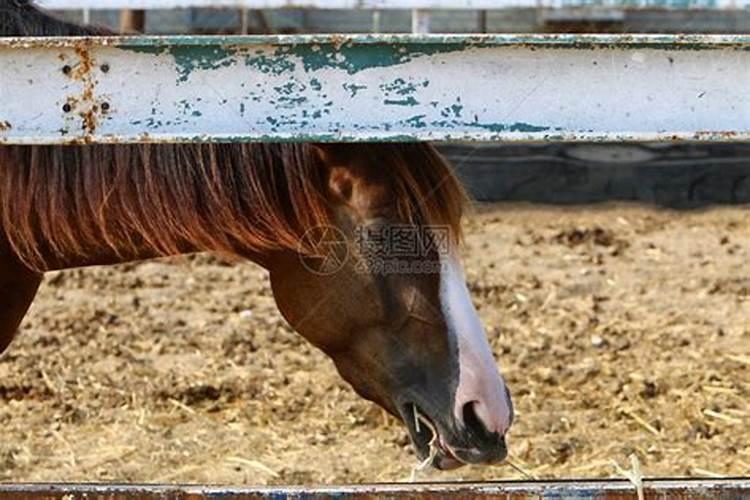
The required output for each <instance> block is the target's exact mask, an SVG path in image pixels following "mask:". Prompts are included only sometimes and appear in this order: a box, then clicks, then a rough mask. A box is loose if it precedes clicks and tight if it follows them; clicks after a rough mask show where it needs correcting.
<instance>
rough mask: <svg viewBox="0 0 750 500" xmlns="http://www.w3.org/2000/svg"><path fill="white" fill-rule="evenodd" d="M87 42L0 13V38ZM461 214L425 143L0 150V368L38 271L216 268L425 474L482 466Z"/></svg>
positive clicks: (450, 182) (494, 424) (501, 422)
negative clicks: (267, 299)
mask: <svg viewBox="0 0 750 500" xmlns="http://www.w3.org/2000/svg"><path fill="white" fill-rule="evenodd" d="M99 33H100V32H97V31H96V30H89V29H88V28H83V27H78V26H75V25H71V24H66V23H63V22H60V21H57V20H55V19H54V18H52V17H49V16H48V15H46V14H45V13H43V12H41V11H39V10H38V9H36V8H35V7H34V6H32V5H30V4H29V3H27V2H25V1H21V0H0V35H4V36H20V35H92V34H99ZM1 77H2V74H1V73H0V78H1ZM463 205H464V194H463V191H462V188H461V186H460V184H459V182H458V180H457V179H456V177H455V176H454V174H453V173H452V172H451V170H450V168H449V167H448V165H447V164H446V163H445V161H444V160H443V159H442V158H441V157H440V156H439V155H438V154H437V152H436V151H435V150H434V149H433V148H432V147H431V146H429V145H426V144H402V145H397V144H380V145H377V144H359V145H343V144H342V145H327V146H323V145H311V144H151V145H91V146H65V147H61V146H0V353H1V352H2V351H3V350H5V349H6V348H7V347H8V345H9V344H10V342H11V340H12V339H13V336H14V335H15V332H16V330H17V328H18V325H19V324H20V322H21V320H22V319H23V317H24V315H25V313H26V311H27V309H28V307H29V305H30V303H31V301H32V300H33V298H34V295H35V293H36V290H37V288H38V286H39V284H40V282H41V280H42V276H43V273H44V272H45V271H49V270H55V269H66V268H70V267H78V266H88V265H103V264H114V263H118V262H126V261H132V260H141V259H147V258H153V257H158V256H168V255H178V254H184V253H191V252H202V251H213V252H220V253H222V254H226V255H230V256H234V257H242V258H247V259H249V260H252V261H254V262H256V263H258V264H259V265H261V266H263V267H265V268H266V269H268V271H269V273H270V279H271V284H272V289H273V293H274V297H275V299H276V302H277V305H278V307H279V310H280V311H281V313H282V314H283V315H284V317H285V318H286V319H287V320H288V321H289V323H290V325H291V326H292V327H293V328H294V329H295V330H296V331H297V332H299V333H300V334H302V335H303V336H304V337H305V338H307V339H308V340H309V341H310V342H312V343H313V344H314V345H316V346H318V347H319V348H321V349H322V350H323V351H325V352H326V353H327V354H328V355H329V356H330V357H331V358H332V359H333V361H334V363H335V364H336V367H337V369H338V370H339V372H340V373H341V375H342V376H343V377H344V378H345V379H346V380H347V381H348V382H349V383H351V384H352V386H353V387H354V389H355V390H356V391H357V392H358V393H359V394H361V395H362V396H364V397H366V398H368V399H370V400H372V401H374V402H376V403H377V404H379V405H381V406H382V407H383V408H385V409H386V410H388V411H389V412H391V413H392V414H394V415H397V416H400V417H401V418H402V419H403V420H404V423H405V424H406V426H407V427H408V429H409V431H410V434H411V437H412V440H413V442H414V444H415V446H416V448H417V451H418V452H419V454H420V456H422V458H429V461H430V463H432V464H433V465H435V466H437V467H439V468H450V467H455V466H458V465H460V464H462V463H492V462H497V461H499V460H502V459H503V458H505V455H506V448H505V441H504V437H505V434H506V432H507V430H508V428H509V427H510V425H511V421H512V418H513V411H512V405H511V403H510V397H509V394H508V391H507V389H506V387H505V384H504V382H503V380H502V378H501V377H500V375H499V373H498V371H497V367H496V364H495V361H494V359H493V357H492V354H491V352H490V349H489V346H488V344H487V341H486V338H485V336H484V332H483V330H482V327H481V324H480V323H479V320H478V317H477V314H476V311H475V310H474V307H473V305H472V303H471V300H470V297H469V294H468V291H467V288H466V285H465V282H464V278H463V274H462V270H461V267H460V264H459V259H458V256H457V252H458V239H459V232H460V231H459V227H460V218H461V213H462V209H463ZM321 228H324V229H325V230H324V231H322V232H321V231H320V229H321ZM409 230H416V231H414V232H413V233H412V236H413V237H414V235H416V241H417V243H418V245H416V246H415V247H414V248H416V249H418V251H415V252H412V253H410V254H398V255H397V256H396V257H397V258H396V257H394V252H393V247H392V245H390V244H389V241H388V238H387V237H386V238H383V235H391V237H392V236H393V235H394V234H397V233H398V234H401V237H402V238H403V235H404V231H407V232H408V231H409ZM440 230H444V231H445V234H447V235H448V241H449V243H448V245H447V246H443V247H441V246H439V245H435V244H434V243H435V241H436V240H437V236H436V234H437V232H438V231H440ZM311 235H312V237H311ZM331 243H333V245H331ZM331 254H334V256H336V257H339V258H338V259H337V260H335V262H336V266H335V268H334V269H330V268H326V267H325V265H326V263H330V260H329V257H330V256H331ZM342 256H343V258H341V257H342ZM383 258H385V259H386V260H387V261H388V262H387V263H388V264H393V263H394V262H393V260H394V259H395V260H396V261H397V262H396V264H398V265H397V266H391V267H388V269H389V270H384V269H383V268H382V266H381V264H382V259H383ZM430 264H433V265H430Z"/></svg>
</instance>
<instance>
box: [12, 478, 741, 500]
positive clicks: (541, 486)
mask: <svg viewBox="0 0 750 500" xmlns="http://www.w3.org/2000/svg"><path fill="white" fill-rule="evenodd" d="M747 495H750V480H748V479H659V480H644V498H647V499H656V498H712V499H714V498H717V499H736V498H746V497H747ZM0 497H2V498H3V499H8V500H11V499H13V500H15V499H21V498H23V499H45V500H57V499H63V498H66V499H71V498H108V499H119V498H122V499H134V498H138V499H163V498H169V499H175V500H182V499H185V500H187V499H191V500H199V499H206V498H255V499H274V500H279V499H287V498H290V499H291V498H294V499H296V498H306V499H317V498H321V499H323V498H340V499H344V498H346V499H358V498H383V497H385V498H424V499H441V498H477V499H491V498H529V497H531V498H550V499H552V498H555V499H556V498H579V499H629V498H636V490H635V487H634V486H633V485H632V484H630V483H629V482H627V481H618V480H584V481H576V480H572V481H547V482H521V481H507V482H484V483H412V484H409V483H404V484H376V485H357V486H323V487H306V486H300V487H258V488H255V487H249V488H231V487H212V486H180V485H114V484H112V485H109V484H108V485H104V484H18V485H13V484H4V485H2V484H0Z"/></svg>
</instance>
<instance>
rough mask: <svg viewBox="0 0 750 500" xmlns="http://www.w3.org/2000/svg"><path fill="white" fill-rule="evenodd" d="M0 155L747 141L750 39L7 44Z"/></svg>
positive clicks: (0, 48)
mask: <svg viewBox="0 0 750 500" xmlns="http://www.w3.org/2000/svg"><path fill="white" fill-rule="evenodd" d="M0 67H1V68H3V71H2V73H0V143H6V144H65V143H81V142H86V143H93V142H100V143H115V142H180V141H192V142H195V141H259V140H260V141H283V140H294V141H406V140H443V141H465V140H479V141H613V142H614V141H616V142H620V141H725V142H732V141H746V140H750V93H748V92H747V89H748V88H750V37H747V36H719V35H709V36H700V35H695V36H660V35H652V36H646V35H644V36H624V35H620V36H617V35H615V36H608V35H589V36H585V35H525V36H491V35H488V36H439V35H433V36H410V35H402V36H392V35H390V36H389V35H373V36H339V35H337V36H249V37H130V38H128V37H125V38H117V37H115V38H94V39H75V38H69V39H65V38H46V39H28V38H26V39H24V38H18V39H13V38H7V39H0Z"/></svg>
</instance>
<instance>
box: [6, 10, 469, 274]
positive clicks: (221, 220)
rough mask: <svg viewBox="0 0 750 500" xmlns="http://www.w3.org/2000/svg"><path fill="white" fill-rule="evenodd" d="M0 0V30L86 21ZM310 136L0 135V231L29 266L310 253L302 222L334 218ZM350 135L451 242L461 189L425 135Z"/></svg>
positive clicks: (402, 209) (66, 30) (61, 29)
mask: <svg viewBox="0 0 750 500" xmlns="http://www.w3.org/2000/svg"><path fill="white" fill-rule="evenodd" d="M8 1H10V3H11V4H12V5H11V7H10V9H7V7H8V5H7V2H8ZM0 2H2V3H0V6H2V7H3V8H0V35H9V34H10V35H16V34H20V35H29V34H36V35H50V34H61V35H76V34H92V33H93V31H91V30H89V29H88V28H82V27H76V26H74V25H69V24H67V23H64V22H62V21H58V20H56V19H54V18H52V17H50V16H48V15H47V14H45V13H42V12H41V11H39V10H38V9H36V8H35V7H34V6H33V5H31V4H29V3H28V2H26V1H24V0H0ZM14 12H15V14H13V13H14ZM9 13H10V14H9ZM27 15H28V16H29V17H26V16H27ZM40 16H41V17H40ZM37 22H38V23H39V25H35V24H34V23H37ZM315 147H316V146H314V145H311V144H294V143H248V144H237V143H233V144H118V145H75V146H54V145H50V146H29V145H23V146H20V145H5V146H0V231H1V232H2V233H4V235H5V239H6V240H7V242H8V244H9V245H10V248H11V249H12V250H13V252H14V253H15V254H16V255H17V257H18V258H19V259H20V260H21V261H22V262H23V263H24V264H25V265H26V266H28V267H29V268H30V269H33V270H36V271H44V270H47V269H50V268H52V267H53V266H54V263H55V262H65V261H71V260H72V259H75V258H82V259H84V260H85V259H86V258H87V257H92V256H96V255H99V254H101V252H102V249H103V248H109V249H110V251H111V252H112V253H113V254H114V255H118V256H122V257H124V258H127V256H132V255H143V253H144V252H149V253H150V254H152V255H154V256H168V255H174V254H178V253H184V252H186V251H216V252H221V253H224V254H227V255H235V256H241V255H243V254H246V253H247V252H262V251H268V250H283V249H287V250H293V251H297V252H301V253H307V254H315V252H318V251H319V249H318V248H317V247H316V246H315V242H314V241H309V240H310V239H309V238H306V237H305V235H306V233H307V231H308V230H309V229H311V228H314V227H316V226H323V225H332V224H333V220H332V216H333V215H332V207H331V205H330V201H329V197H328V185H327V182H328V181H327V178H326V169H325V166H324V165H323V162H322V160H321V158H320V155H318V154H317V153H316V151H314V148H315ZM349 147H351V148H352V153H354V154H355V155H357V156H359V157H361V158H367V159H369V160H371V162H372V163H373V164H375V165H382V168H387V169H388V170H389V172H390V175H389V176H388V180H389V182H390V183H391V188H392V189H393V190H394V193H395V195H396V200H397V208H398V212H399V215H400V218H401V219H402V221H404V222H409V223H412V224H417V225H426V226H447V227H448V228H450V230H451V232H452V236H453V238H451V240H452V241H453V242H456V243H457V242H458V239H459V236H460V219H461V215H462V211H463V207H464V203H465V199H466V197H465V193H464V191H463V188H462V186H461V184H460V183H459V181H458V179H457V178H456V176H455V175H454V173H453V172H452V170H451V168H450V166H449V165H448V163H447V162H446V161H445V160H444V159H443V158H442V156H441V155H440V154H439V153H438V152H437V151H436V150H435V148H434V147H432V146H431V145H429V144H426V143H402V144H356V145H350V146H349Z"/></svg>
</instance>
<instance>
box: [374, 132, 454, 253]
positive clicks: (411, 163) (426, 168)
mask: <svg viewBox="0 0 750 500" xmlns="http://www.w3.org/2000/svg"><path fill="white" fill-rule="evenodd" d="M369 155H370V156H371V157H372V158H374V159H375V160H376V163H377V164H378V165H377V166H378V168H385V169H386V170H387V171H388V172H389V174H390V175H391V176H392V178H393V186H394V191H395V194H396V200H397V201H396V203H397V208H398V212H399V215H400V218H401V220H402V221H404V222H407V223H410V224H415V225H419V226H426V227H434V228H445V229H448V231H449V234H450V242H451V243H452V244H453V245H457V244H459V243H460V241H461V218H462V216H463V213H464V212H465V210H466V206H467V201H468V199H469V198H468V195H467V193H466V191H465V189H464V187H463V185H462V184H461V182H460V181H459V179H458V177H457V176H456V175H455V173H454V172H453V169H452V168H451V166H450V164H449V163H448V162H447V161H446V160H445V159H444V158H443V156H442V155H441V154H440V153H439V152H438V151H437V150H436V149H435V147H434V146H432V145H431V144H429V143H397V144H375V145H372V146H371V151H370V153H369Z"/></svg>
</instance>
